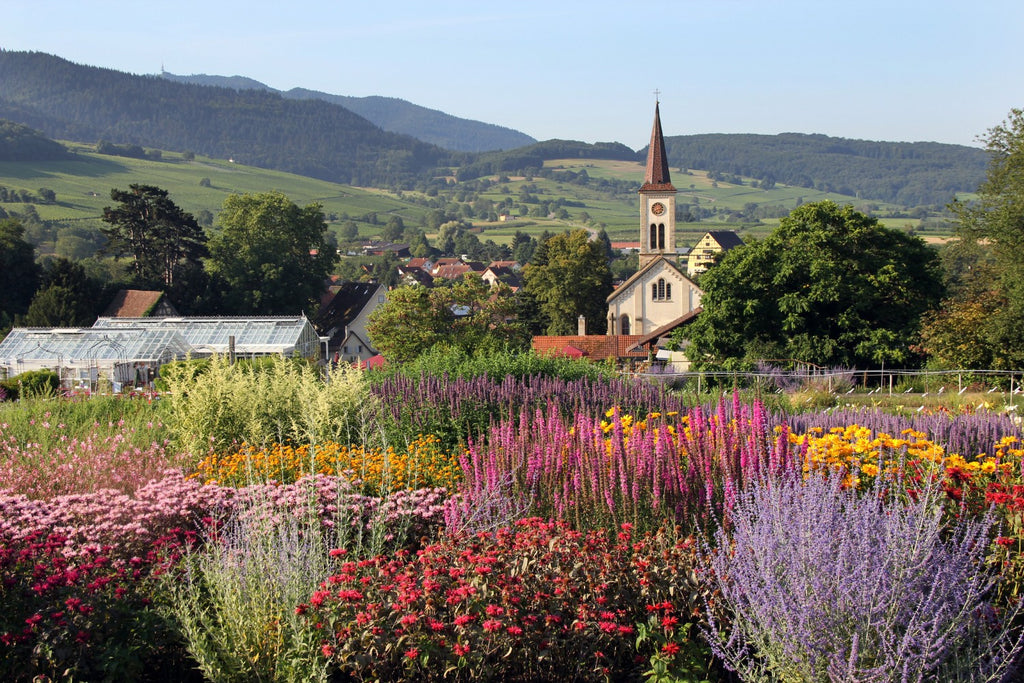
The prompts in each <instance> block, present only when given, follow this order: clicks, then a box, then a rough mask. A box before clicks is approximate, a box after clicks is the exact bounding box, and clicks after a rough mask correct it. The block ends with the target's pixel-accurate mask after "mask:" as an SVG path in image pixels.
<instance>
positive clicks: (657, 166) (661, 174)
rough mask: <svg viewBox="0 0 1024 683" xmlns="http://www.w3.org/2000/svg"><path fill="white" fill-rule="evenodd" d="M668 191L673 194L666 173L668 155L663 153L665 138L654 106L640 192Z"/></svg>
mask: <svg viewBox="0 0 1024 683" xmlns="http://www.w3.org/2000/svg"><path fill="white" fill-rule="evenodd" d="M645 190H655V191H657V190H668V191H670V192H675V191H676V188H675V186H674V185H672V178H671V177H670V176H669V172H668V154H666V152H665V138H664V137H663V136H662V134H661V114H660V112H659V110H658V105H657V104H655V105H654V128H653V129H652V130H651V144H650V145H649V146H648V148H647V173H646V174H645V175H644V184H643V185H641V186H640V191H641V192H643V191H645Z"/></svg>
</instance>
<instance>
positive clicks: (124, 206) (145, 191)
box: [100, 184, 207, 290]
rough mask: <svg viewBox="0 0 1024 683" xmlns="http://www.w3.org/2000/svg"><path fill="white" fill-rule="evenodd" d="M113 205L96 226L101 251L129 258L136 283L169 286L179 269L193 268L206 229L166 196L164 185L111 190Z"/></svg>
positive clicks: (174, 282) (201, 250) (203, 251)
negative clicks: (100, 225) (103, 240)
mask: <svg viewBox="0 0 1024 683" xmlns="http://www.w3.org/2000/svg"><path fill="white" fill-rule="evenodd" d="M110 198H111V199H113V200H114V201H115V202H118V206H117V207H113V208H112V207H109V206H108V207H106V208H104V209H103V221H104V222H105V223H108V224H109V227H105V228H101V229H100V230H101V232H102V233H103V234H104V235H105V236H106V238H107V244H106V245H105V246H104V247H103V251H104V252H105V253H109V254H112V255H113V256H114V257H122V256H129V257H131V258H132V268H131V272H132V279H133V281H134V283H135V284H136V285H138V286H143V287H160V288H163V289H165V290H173V289H174V288H175V287H179V286H180V285H181V284H183V283H179V282H178V279H179V276H183V273H194V272H195V271H196V267H197V265H198V264H200V263H201V259H202V258H203V257H204V256H206V254H207V251H206V233H205V232H203V229H202V228H201V227H200V226H199V223H197V222H196V219H195V218H194V217H193V216H192V214H190V213H188V212H187V211H183V210H182V209H181V208H180V207H178V205H177V204H175V203H174V202H173V201H171V199H170V198H169V197H168V192H167V190H163V189H161V188H159V187H154V186H152V185H138V184H133V185H129V186H128V190H127V191H124V190H118V189H116V188H115V189H113V190H111V191H110Z"/></svg>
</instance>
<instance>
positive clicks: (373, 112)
mask: <svg viewBox="0 0 1024 683" xmlns="http://www.w3.org/2000/svg"><path fill="white" fill-rule="evenodd" d="M160 76H162V77H163V78H167V79H170V80H173V81H177V82H179V83H192V84H195V85H211V86H216V87H222V88H232V89H234V90H267V91H270V92H275V93H278V94H279V95H281V96H282V97H287V98H289V99H293V100H323V101H325V102H330V103H332V104H338V105H341V106H342V107H345V108H346V109H348V110H350V111H354V112H355V113H357V114H359V115H360V116H362V117H363V118H364V119H366V120H367V121H370V122H371V123H375V124H377V125H378V126H380V127H381V128H383V129H384V130H387V131H391V132H393V133H402V134H405V135H411V136H412V137H414V138H416V139H417V140H422V141H423V142H428V143H430V144H432V145H437V146H438V147H442V148H444V149H450V150H455V151H459V152H487V151H493V150H509V149H516V148H517V147H523V146H525V145H531V144H534V143H535V142H537V140H535V139H534V138H532V137H530V136H529V135H526V134H525V133H521V132H519V131H517V130H513V129H511V128H505V127H503V126H497V125H495V124H493V123H483V122H481V121H472V120H470V119H463V118H459V117H457V116H452V115H451V114H446V113H445V112H442V111H438V110H436V109H428V108H427V107H421V106H419V105H418V104H413V103H411V102H408V101H406V100H403V99H399V98H397V97H381V96H379V95H371V96H368V97H352V96H348V95H332V94H330V93H325V92H320V91H318V90H307V89H305V88H292V89H291V90H276V89H274V88H271V87H270V86H269V85H266V84H264V83H260V82H259V81H257V80H254V79H252V78H246V77H245V76H211V75H207V74H193V75H190V76H181V75H177V74H172V73H169V72H167V71H164V72H161V74H160Z"/></svg>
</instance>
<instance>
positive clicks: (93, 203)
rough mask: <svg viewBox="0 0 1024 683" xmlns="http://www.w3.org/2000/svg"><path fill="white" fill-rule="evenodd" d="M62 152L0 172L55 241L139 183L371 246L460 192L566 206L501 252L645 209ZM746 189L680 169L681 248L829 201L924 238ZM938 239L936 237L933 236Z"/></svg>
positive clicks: (794, 191)
mask: <svg viewBox="0 0 1024 683" xmlns="http://www.w3.org/2000/svg"><path fill="white" fill-rule="evenodd" d="M64 144H65V145H67V146H68V147H69V148H70V149H72V150H73V151H74V152H75V153H76V158H75V159H74V160H71V161H61V162H4V163H0V186H4V187H6V188H8V189H13V190H25V191H28V192H31V193H38V191H39V189H40V188H47V189H50V190H53V191H54V192H55V193H56V202H55V203H52V204H42V203H37V204H34V205H33V206H34V207H35V210H36V211H37V212H38V214H39V217H40V218H41V219H42V220H44V221H48V222H55V223H57V225H58V232H59V230H60V229H61V226H63V228H64V229H65V230H67V229H70V228H77V229H86V230H93V229H95V230H98V229H99V228H100V227H102V226H103V225H104V224H103V222H102V220H101V216H102V213H103V208H104V207H106V206H110V204H111V200H110V191H111V189H113V188H117V189H127V188H128V186H129V185H131V184H133V183H138V184H145V185H155V186H157V187H161V188H163V189H166V190H167V191H168V192H169V193H170V196H171V199H172V200H173V201H174V202H175V203H177V204H178V205H179V206H181V207H182V208H183V209H185V210H186V211H189V212H191V213H193V214H195V215H196V216H199V215H200V214H202V213H203V212H209V213H210V214H211V215H213V216H216V214H217V212H218V211H219V210H220V208H221V206H222V205H223V202H224V199H225V198H226V197H227V196H228V195H230V194H234V193H255V192H267V191H280V192H282V193H284V194H285V195H287V196H288V197H289V198H290V199H291V200H292V201H294V202H295V203H297V204H299V205H306V204H309V203H312V202H316V203H319V204H321V205H322V206H323V210H324V214H325V215H326V216H327V217H328V219H329V220H328V222H329V224H330V225H331V227H332V229H337V228H338V227H340V225H341V224H342V223H344V222H346V221H349V220H352V221H354V222H355V223H356V225H357V227H358V229H359V235H360V236H361V237H367V238H368V237H374V236H376V235H379V234H380V231H381V227H382V226H383V225H384V224H385V223H386V222H387V220H388V218H389V217H390V216H392V215H397V216H400V217H401V218H402V220H403V221H404V223H405V224H406V225H407V226H422V225H424V224H425V222H426V221H425V218H426V216H427V214H428V212H430V211H431V210H434V209H438V208H442V209H444V210H446V211H451V212H456V213H457V210H458V208H459V206H460V202H459V201H458V199H456V196H457V195H459V193H460V192H461V193H462V197H463V199H464V202H465V203H467V204H468V203H471V202H472V201H474V200H475V199H485V200H491V201H493V202H495V203H498V202H501V201H502V200H506V199H507V198H511V200H512V201H516V202H517V204H518V199H517V198H518V197H519V196H520V193H522V192H523V191H524V186H525V187H527V188H530V189H529V193H530V194H531V195H533V197H535V198H536V200H537V201H539V202H544V201H547V202H554V201H555V200H558V199H562V200H564V202H565V204H566V206H565V208H566V210H567V211H568V214H569V216H568V218H564V217H563V218H562V219H558V218H553V217H549V216H536V215H530V210H531V209H532V208H533V206H536V205H537V204H533V205H531V204H519V205H518V207H519V210H518V211H517V213H519V214H520V216H519V217H518V218H517V219H516V220H514V221H510V222H489V221H486V220H480V219H479V218H473V219H471V221H472V223H473V224H474V226H476V227H478V228H479V229H480V230H481V234H480V239H481V240H487V239H491V240H493V241H495V242H497V243H499V244H507V243H508V242H509V241H511V239H512V237H513V235H514V234H515V233H516V232H517V231H522V232H526V233H528V234H532V235H538V234H540V233H542V232H544V231H545V230H546V231H550V232H561V231H562V230H565V229H571V228H579V227H587V228H591V229H600V228H604V229H605V230H606V231H607V232H608V234H609V236H610V237H611V239H612V240H613V241H634V240H636V239H637V229H638V228H637V226H638V222H639V204H638V197H637V194H636V192H635V190H632V191H629V192H622V191H620V192H617V193H614V192H610V191H605V190H602V189H600V188H597V187H592V186H588V185H578V184H574V183H567V182H560V181H555V180H553V179H546V178H542V177H534V178H523V177H510V178H508V179H507V181H505V180H504V179H502V182H498V181H499V178H498V177H497V176H494V177H492V178H491V179H490V180H491V181H492V184H491V186H490V187H488V188H487V189H486V190H483V191H481V192H479V193H478V194H473V195H472V198H469V197H466V196H465V194H466V192H465V187H466V186H465V185H460V184H458V183H455V182H450V183H449V184H448V185H447V186H446V187H445V188H444V189H442V190H441V191H439V192H432V193H431V195H430V196H428V195H427V194H426V193H423V192H416V191H405V192H390V191H387V190H380V189H370V188H356V187H351V186H347V185H339V184H337V183H331V182H326V181H321V180H315V179H312V178H307V177H304V176H298V175H293V174H289V173H282V172H278V171H271V170H266V169H260V168H255V167H251V166H243V165H241V164H235V163H232V162H231V161H228V160H223V159H211V158H207V157H202V156H197V157H195V159H193V160H191V161H189V160H186V159H185V158H184V157H183V155H181V154H177V153H173V152H164V153H163V154H162V158H161V159H160V160H143V159H131V158H125V157H115V156H106V155H100V154H96V153H95V152H94V151H92V150H93V148H92V147H91V146H87V145H84V144H76V143H64ZM546 166H547V167H550V168H551V169H553V170H572V171H576V172H579V171H581V170H585V171H586V172H587V174H588V175H589V176H590V177H591V178H607V179H612V180H619V181H625V182H626V183H627V187H629V186H630V185H628V183H633V184H635V187H636V188H639V186H640V183H641V182H642V180H643V175H644V166H643V164H640V163H637V162H625V161H610V160H608V161H605V160H579V159H562V160H554V161H550V162H548V163H547V164H546ZM743 182H744V184H743V185H736V184H730V183H726V182H721V181H719V182H714V181H712V180H711V179H709V178H708V176H707V174H706V173H704V172H702V171H686V172H683V171H680V170H679V169H673V183H674V184H675V186H676V187H677V189H678V190H679V194H678V200H677V202H678V204H680V205H685V204H690V205H694V206H697V207H701V208H703V209H707V210H710V211H713V212H714V214H713V215H711V216H709V217H705V218H702V219H700V220H698V221H696V222H680V223H679V224H678V230H677V235H678V246H680V247H685V246H689V245H691V244H693V243H694V242H696V241H697V240H698V239H699V238H700V236H701V235H703V234H704V232H705V231H707V230H711V229H732V230H737V231H738V232H739V233H740V234H741V235H743V236H748V237H749V236H763V235H765V234H767V233H768V232H769V231H770V230H771V229H772V228H773V227H775V226H776V225H777V224H778V218H763V219H761V220H760V221H757V220H751V219H749V218H748V217H745V216H741V215H740V214H741V212H743V211H744V210H745V208H749V207H750V206H751V205H754V204H756V205H758V206H760V207H771V208H773V209H776V210H781V211H783V212H786V211H789V210H791V209H793V208H794V207H795V206H797V205H798V204H799V203H801V202H814V201H820V200H823V199H832V200H834V201H836V202H838V203H853V204H854V205H855V206H857V207H858V208H861V209H862V210H867V211H873V212H875V214H876V215H879V216H881V217H882V220H883V222H884V223H886V224H887V225H889V227H897V228H907V229H910V228H914V229H917V228H918V227H919V226H918V224H919V223H920V221H919V220H918V219H911V218H899V219H888V218H885V217H884V216H885V215H886V214H892V213H896V212H898V211H899V210H900V208H901V207H894V206H890V205H884V204H881V203H879V202H867V201H865V202H859V201H857V200H854V199H852V198H850V197H846V196H843V195H836V194H830V193H825V192H819V191H816V190H813V189H809V188H798V187H787V186H782V185H778V186H776V187H774V188H772V189H770V190H765V189H761V188H755V187H752V186H751V183H750V181H749V180H747V179H744V181H743ZM0 208H4V209H6V210H7V211H9V212H10V211H13V212H18V213H21V212H23V211H25V210H26V208H27V207H26V205H24V204H19V203H13V204H12V203H4V204H0ZM523 214H525V215H523ZM922 232H926V231H924V230H922ZM941 233H942V231H941V230H939V231H938V232H937V233H936V234H940V235H941ZM429 236H430V233H429V232H428V237H429ZM53 249H54V244H52V243H49V244H40V245H39V250H40V253H49V252H51V251H52V250H53Z"/></svg>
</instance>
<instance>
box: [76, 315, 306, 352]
mask: <svg viewBox="0 0 1024 683" xmlns="http://www.w3.org/2000/svg"><path fill="white" fill-rule="evenodd" d="M122 327H126V328H130V327H141V328H144V329H152V330H173V331H176V332H178V333H180V334H181V336H182V337H183V338H184V339H185V341H186V342H187V343H188V345H189V346H190V347H191V351H192V356H193V357H202V356H211V355H214V354H228V353H230V352H231V346H232V343H233V344H234V353H235V355H236V356H237V357H240V358H251V357H255V356H269V355H284V356H302V357H303V358H318V357H320V337H319V336H317V333H316V330H315V329H314V327H313V325H312V324H311V323H310V322H309V320H308V319H307V318H306V316H304V315H303V316H289V317H260V318H246V317H225V318H202V317H179V318H99V319H98V320H97V321H96V323H95V324H94V325H93V328H95V329H117V328H122Z"/></svg>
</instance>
